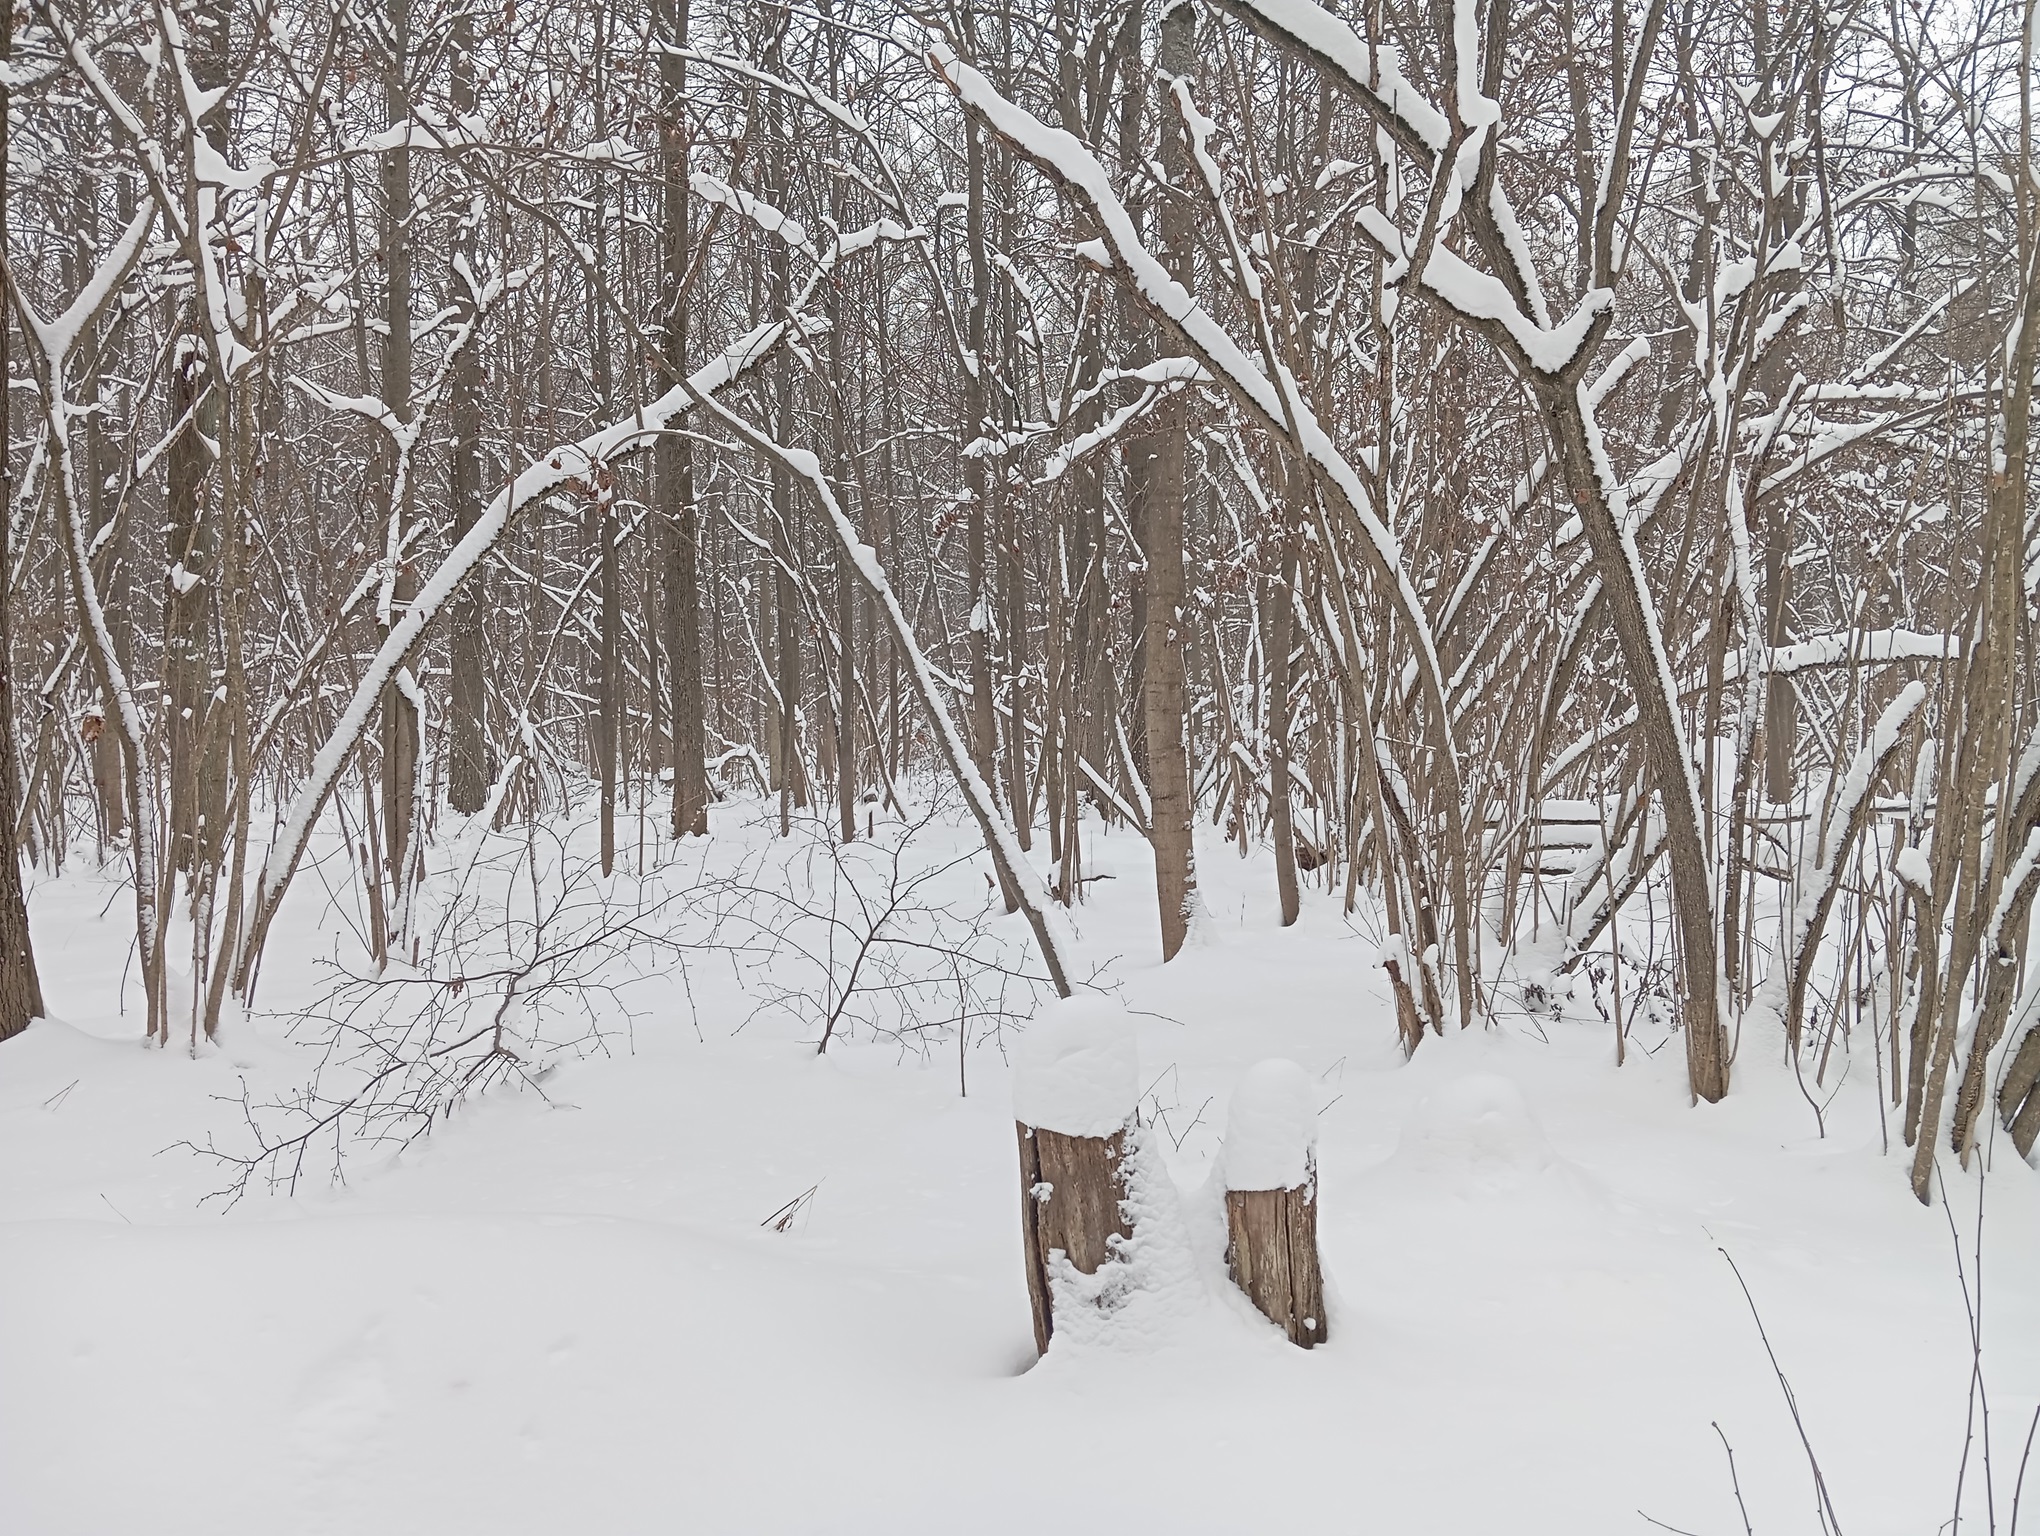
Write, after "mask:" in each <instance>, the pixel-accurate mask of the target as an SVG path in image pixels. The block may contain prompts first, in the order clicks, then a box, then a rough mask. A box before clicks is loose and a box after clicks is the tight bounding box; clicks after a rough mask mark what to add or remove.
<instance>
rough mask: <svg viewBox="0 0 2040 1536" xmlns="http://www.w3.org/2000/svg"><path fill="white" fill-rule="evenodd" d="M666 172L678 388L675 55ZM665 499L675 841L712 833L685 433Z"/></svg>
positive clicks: (690, 224)
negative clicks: (709, 814) (710, 830)
mask: <svg viewBox="0 0 2040 1536" xmlns="http://www.w3.org/2000/svg"><path fill="white" fill-rule="evenodd" d="M692 20H693V4H692V0H662V5H661V15H660V16H659V17H658V18H657V19H656V23H655V24H656V25H658V26H659V27H660V28H661V29H662V30H663V31H664V32H665V33H666V34H667V35H670V37H671V39H672V43H673V47H674V48H685V47H686V46H687V42H688V36H689V31H690V27H691V24H692ZM659 89H660V96H661V101H660V111H659V122H660V138H659V155H660V171H661V175H662V178H663V197H664V208H663V212H664V222H663V224H662V226H661V231H660V253H659V254H660V261H661V266H662V271H661V275H660V283H661V290H662V296H663V298H664V301H665V314H666V326H665V336H664V342H665V345H664V347H663V349H662V350H661V352H660V354H659V370H660V383H661V384H662V385H663V386H665V387H667V388H671V387H672V386H673V385H674V384H677V383H678V382H679V381H680V380H681V379H682V378H684V377H686V374H687V345H688V340H689V328H688V319H689V313H688V311H689V295H688V294H687V293H686V292H685V291H684V289H685V285H686V280H687V264H688V261H689V259H690V258H691V256H692V254H693V248H694V221H693V209H692V205H691V204H690V202H689V197H690V196H691V194H690V193H689V192H688V188H687V175H688V153H689V145H690V143H691V135H690V134H689V133H688V128H687V62H686V60H684V59H682V58H680V57H679V56H678V55H677V54H676V53H674V52H673V51H672V50H671V49H668V50H667V51H666V52H664V53H662V54H660V56H659ZM654 467H655V470H656V475H657V484H658V494H659V501H660V504H661V505H662V506H663V507H664V509H665V514H666V517H665V542H666V551H665V561H664V581H665V593H664V604H665V621H666V624H665V628H666V660H667V665H668V666H669V668H670V669H671V674H670V677H669V680H668V681H669V684H670V703H669V708H670V711H671V716H672V731H673V835H674V836H675V837H706V836H707V835H708V800H709V789H708V770H707V767H706V762H707V758H708V725H707V720H706V713H705V712H706V704H705V701H704V698H703V695H702V688H701V572H700V551H701V525H700V518H699V515H698V514H697V512H696V510H695V505H694V444H693V443H692V442H690V441H689V440H688V439H686V438H685V437H682V436H680V435H679V434H678V433H668V434H667V435H666V436H665V437H662V438H661V439H660V440H659V447H658V454H657V462H656V464H655V466H654Z"/></svg>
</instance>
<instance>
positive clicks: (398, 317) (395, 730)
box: [382, 0, 418, 939]
mask: <svg viewBox="0 0 2040 1536" xmlns="http://www.w3.org/2000/svg"><path fill="white" fill-rule="evenodd" d="M389 27H390V50H391V51H390V57H389V59H388V61H387V64H386V66H385V71H384V75H383V110H384V112H385V113H386V114H387V115H388V118H389V121H391V122H393V123H401V122H405V121H407V120H408V119H409V117H410V111H411V106H410V90H409V87H408V85H407V84H406V82H405V78H404V72H405V70H406V68H407V67H408V61H409V58H410V38H411V7H410V0H390V6H389ZM382 196H383V227H382V254H383V274H384V282H385V284H386V286H385V289H384V300H383V324H384V327H385V329H384V332H383V344H382V398H383V405H384V406H385V407H386V408H387V409H388V411H389V413H390V414H391V415H392V416H393V417H395V418H396V419H397V421H398V422H400V423H403V424H405V425H408V424H409V423H410V420H411V408H412V407H411V223H410V216H411V151H410V148H409V147H408V146H407V145H404V144H399V145H397V146H396V147H395V148H393V149H391V150H390V151H388V152H387V153H386V154H385V155H384V156H383V161H382ZM392 456H393V458H394V457H395V455H394V452H393V455H392ZM389 495H390V498H391V499H390V505H389V508H388V513H389V521H388V525H387V528H388V532H387V543H386V546H385V558H386V559H388V560H390V561H391V562H393V564H394V570H393V571H392V572H391V574H390V576H389V578H388V579H389V581H390V601H389V605H388V610H387V612H386V613H385V615H384V623H385V626H387V625H390V624H394V623H395V622H396V621H397V619H398V617H399V616H400V613H401V610H402V609H403V608H404V607H406V606H407V605H408V604H409V603H410V601H411V599H412V597H414V596H415V595H416V592H417V585H418V578H417V573H416V569H415V567H414V566H413V564H412V561H411V556H410V551H409V549H408V548H407V545H408V542H409V539H410V536H411V524H412V521H413V515H414V514H413V504H414V501H415V497H414V494H413V491H412V477H411V476H410V475H409V474H406V475H404V476H403V478H402V482H401V484H399V483H398V481H397V479H396V476H395V475H392V477H391V483H390V489H389ZM385 633H387V628H386V629H385ZM382 738H383V739H382V749H383V760H382V797H383V806H382V810H383V861H384V868H385V869H386V870H387V871H388V873H389V889H390V897H391V899H390V902H389V905H388V908H387V911H388V913H389V918H390V924H391V931H390V934H389V937H390V938H391V939H398V938H400V937H401V934H400V931H399V930H401V928H402V927H403V926H404V923H405V918H404V914H405V910H406V907H407V902H406V901H405V898H404V892H405V891H406V890H407V889H408V888H409V885H410V878H409V877H410V862H411V834H412V825H413V819H414V816H415V813H416V804H415V800H416V789H417V782H418V710H417V707H416V705H414V704H413V703H412V702H411V700H410V698H409V697H408V696H407V695H406V693H405V691H404V689H403V688H402V687H401V686H400V685H399V684H398V683H395V682H392V683H391V684H390V686H389V687H388V688H386V689H384V690H383V699H382Z"/></svg>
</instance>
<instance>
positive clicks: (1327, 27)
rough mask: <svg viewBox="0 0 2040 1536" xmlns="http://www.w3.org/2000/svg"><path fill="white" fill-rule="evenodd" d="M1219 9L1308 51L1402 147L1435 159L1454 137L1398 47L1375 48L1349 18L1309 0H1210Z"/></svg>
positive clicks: (1265, 34) (1428, 159)
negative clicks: (1406, 71) (1410, 75)
mask: <svg viewBox="0 0 2040 1536" xmlns="http://www.w3.org/2000/svg"><path fill="white" fill-rule="evenodd" d="M1210 3H1211V4H1212V5H1213V6H1214V7H1215V8H1216V9H1218V10H1221V11H1224V12H1225V13H1226V14H1227V15H1229V16H1231V17H1233V18H1235V19H1236V20H1238V21H1241V22H1244V23H1245V24H1246V25H1247V26H1248V27H1250V28H1252V29H1253V30H1254V31H1256V32H1258V33H1260V34H1261V35H1262V36H1263V37H1266V38H1269V39H1271V40H1272V41H1275V42H1277V43H1281V44H1284V45H1286V46H1289V47H1291V48H1294V49H1295V50H1297V51H1298V52H1301V53H1303V54H1305V55H1306V56H1307V57H1309V58H1310V59H1311V61H1312V62H1313V63H1315V64H1316V65H1317V66H1318V68H1319V69H1321V70H1323V71H1324V72H1325V73H1326V74H1328V75H1331V76H1333V77H1335V78H1336V79H1338V80H1339V81H1340V82H1341V83H1342V84H1344V85H1345V86H1346V88H1347V89H1348V90H1349V91H1351V92H1352V93H1353V94H1355V95H1357V96H1359V97H1360V98H1361V99H1362V100H1363V101H1365V102H1366V103H1367V105H1368V107H1369V108H1370V110H1371V111H1372V112H1373V114H1374V116H1375V120H1376V121H1377V122H1379V123H1380V124H1381V126H1382V127H1383V128H1384V129H1385V130H1386V131H1387V132H1388V134H1389V135H1390V137H1392V138H1393V139H1394V140H1395V141H1396V142H1397V143H1398V144H1400V145H1401V146H1402V147H1403V149H1404V150H1406V151H1408V152H1410V153H1411V154H1413V155H1415V156H1416V157H1417V158H1419V159H1421V160H1422V161H1423V162H1424V163H1425V164H1427V165H1428V164H1432V163H1435V161H1436V158H1437V157H1438V156H1439V155H1442V154H1443V153H1444V152H1445V147H1446V145H1447V144H1448V143H1450V142H1451V138H1452V125H1451V123H1449V122H1448V121H1447V120H1446V117H1445V114H1444V113H1443V112H1441V111H1439V110H1438V108H1437V107H1436V106H1435V105H1433V104H1432V102H1431V101H1430V100H1429V99H1428V98H1427V97H1426V96H1425V95H1424V94H1423V92H1421V91H1419V90H1418V89H1417V88H1416V87H1415V86H1413V85H1412V84H1410V82H1409V80H1408V79H1407V78H1405V77H1404V75H1403V72H1402V59H1401V56H1400V55H1399V54H1398V53H1397V51H1396V50H1395V49H1394V48H1392V47H1389V46H1387V45H1384V46H1382V47H1380V48H1371V47H1369V46H1368V45H1367V43H1366V42H1364V41H1363V40H1362V39H1361V38H1360V36H1359V34H1357V33H1356V32H1354V30H1353V29H1352V28H1351V27H1349V26H1347V25H1346V23H1345V22H1343V21H1341V20H1339V18H1338V17H1336V16H1334V15H1332V14H1331V13H1330V12H1329V11H1326V10H1324V9H1323V8H1322V7H1320V6H1317V5H1313V4H1311V3H1310V0H1210Z"/></svg>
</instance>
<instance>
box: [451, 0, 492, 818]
mask: <svg viewBox="0 0 2040 1536" xmlns="http://www.w3.org/2000/svg"><path fill="white" fill-rule="evenodd" d="M447 52H448V54H449V56H450V58H451V62H452V69H453V76H452V92H451V96H452V106H453V111H454V115H455V117H457V118H465V117H467V116H469V115H471V114H472V113H473V112H474V109H475V61H474V17H473V16H472V15H471V14H470V13H469V12H467V11H462V12H460V13H459V14H458V15H456V16H455V17H454V21H453V31H452V35H451V38H450V40H449V42H448V45H447ZM480 218H481V210H480V208H479V207H470V208H469V209H468V211H467V212H466V214H464V215H463V216H462V218H461V221H460V226H459V233H458V234H457V236H456V237H455V238H456V252H457V266H456V269H455V271H454V274H453V284H452V294H451V298H452V305H453V311H454V315H455V323H456V324H458V325H463V326H467V327H473V326H474V325H475V324H476V323H477V319H476V304H475V288H474V285H475V284H477V283H479V282H480V281H481V273H480V271H479V270H478V267H477V262H478V260H479V243H478V241H477V238H476V225H477V224H478V222H479V221H480ZM463 269H464V270H463ZM453 369H454V371H453V378H452V379H451V381H450V385H449V389H448V392H447V416H448V426H449V428H450V435H451V437H452V444H451V447H450V456H449V459H448V463H447V490H448V494H449V496H450V498H451V500H452V502H453V509H452V510H453V537H454V541H455V542H456V543H458V542H459V541H460V540H461V539H463V538H465V537H466V536H467V535H468V533H469V532H471V531H472V530H473V528H474V526H475V518H476V517H477V516H479V515H480V513H481V509H482V364H481V349H480V348H479V347H478V346H476V345H475V343H474V342H473V341H472V340H470V341H469V343H468V344H467V346H465V347H463V348H462V349H461V352H460V355H459V357H457V358H456V359H455V360H454V365H453ZM483 576H484V573H483V572H481V571H477V572H475V574H474V575H473V576H472V577H471V578H469V580H468V582H467V584H466V585H465V586H463V587H462V588H461V591H460V594H459V595H458V596H457V597H455V598H454V600H453V602H452V604H451V612H450V614H449V619H450V625H449V627H450V629H451V630H452V635H451V639H452V652H453V656H452V675H451V677H450V678H449V679H448V682H449V688H448V695H447V758H448V762H447V773H446V797H447V803H448V804H450V805H451V806H452V807H453V808H454V809H455V810H456V811H459V812H460V813H461V814H462V815H464V816H472V815H473V814H474V813H475V812H477V811H479V810H480V809H481V808H482V806H483V804H484V803H485V802H486V801H487V799H488V793H489V780H490V779H491V778H492V777H493V776H494V770H493V768H492V767H491V765H490V762H489V756H488V746H487V741H486V738H485V735H484V731H483V719H482V713H483V708H484V703H485V697H486V694H485V688H486V683H485V672H484V657H483V652H482V616H483V614H484V613H486V612H487V602H488V599H487V595H486V593H485V591H484V590H483V586H482V580H483Z"/></svg>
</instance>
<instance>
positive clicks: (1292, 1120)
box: [1225, 1059, 1317, 1189]
mask: <svg viewBox="0 0 2040 1536" xmlns="http://www.w3.org/2000/svg"><path fill="white" fill-rule="evenodd" d="M1311 1098H1312V1095H1311V1087H1310V1074H1309V1073H1307V1072H1305V1071H1304V1070H1303V1068H1301V1067H1299V1066H1298V1065H1297V1064H1296V1063H1295V1062H1293V1061H1283V1060H1280V1059H1277V1060H1274V1061H1264V1062H1261V1063H1260V1064H1259V1065H1257V1066H1255V1067H1252V1068H1251V1069H1249V1070H1248V1072H1247V1075H1246V1076H1245V1077H1243V1078H1241V1079H1240V1083H1239V1086H1238V1087H1237V1088H1235V1089H1233V1096H1232V1105H1231V1107H1230V1108H1229V1109H1228V1110H1227V1112H1226V1119H1225V1187H1226V1188H1227V1189H1295V1188H1297V1187H1298V1186H1299V1185H1301V1184H1302V1183H1304V1182H1305V1181H1306V1180H1307V1179H1308V1178H1309V1177H1310V1152H1311V1148H1312V1147H1313V1146H1315V1145H1316V1144H1317V1110H1316V1109H1315V1108H1314V1107H1313V1106H1312V1103H1311Z"/></svg>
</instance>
